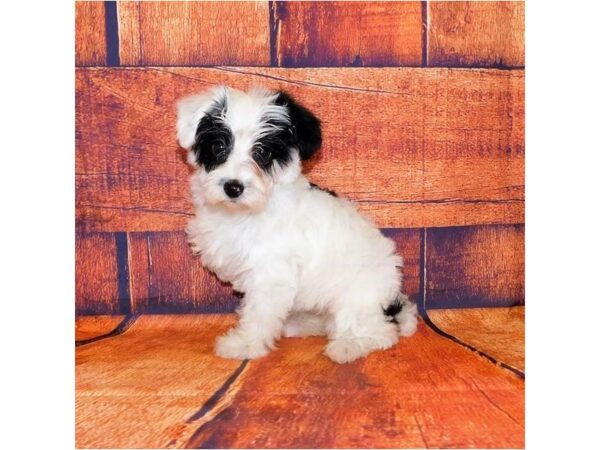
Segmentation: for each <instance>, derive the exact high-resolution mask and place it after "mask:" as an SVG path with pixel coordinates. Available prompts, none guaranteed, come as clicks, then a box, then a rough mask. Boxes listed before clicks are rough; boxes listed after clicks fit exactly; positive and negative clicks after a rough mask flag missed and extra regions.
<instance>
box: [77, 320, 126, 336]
mask: <svg viewBox="0 0 600 450" xmlns="http://www.w3.org/2000/svg"><path fill="white" fill-rule="evenodd" d="M124 317H125V316H106V315H99V316H79V317H77V319H76V320H75V340H76V341H83V340H85V339H90V338H93V337H96V336H101V335H103V334H107V333H110V332H111V331H112V330H114V329H115V328H116V327H117V325H119V323H121V321H122V320H123V318H124Z"/></svg>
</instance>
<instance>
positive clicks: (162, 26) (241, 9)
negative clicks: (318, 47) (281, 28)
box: [119, 1, 271, 66]
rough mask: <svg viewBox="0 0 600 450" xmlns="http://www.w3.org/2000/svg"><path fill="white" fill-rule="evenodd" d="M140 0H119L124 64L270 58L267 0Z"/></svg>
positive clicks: (233, 62)
mask: <svg viewBox="0 0 600 450" xmlns="http://www.w3.org/2000/svg"><path fill="white" fill-rule="evenodd" d="M138 3H139V2H126V3H125V4H124V5H121V2H119V25H120V26H119V35H120V36H122V39H121V40H122V42H123V43H124V45H123V46H122V47H121V50H120V54H121V64H122V65H136V64H142V65H213V64H231V65H258V66H268V65H269V64H270V61H271V50H270V44H269V38H270V31H269V29H270V28H269V3H268V2H267V1H257V2H141V3H139V4H138ZM136 35H137V38H136Z"/></svg>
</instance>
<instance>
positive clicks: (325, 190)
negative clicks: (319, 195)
mask: <svg viewBox="0 0 600 450" xmlns="http://www.w3.org/2000/svg"><path fill="white" fill-rule="evenodd" d="M310 188H311V189H318V190H319V191H323V192H327V193H328V194H329V195H331V196H333V197H337V196H338V195H337V193H336V192H335V191H332V190H331V189H327V188H323V187H321V186H319V185H316V184H315V183H310Z"/></svg>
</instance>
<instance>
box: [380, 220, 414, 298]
mask: <svg viewBox="0 0 600 450" xmlns="http://www.w3.org/2000/svg"><path fill="white" fill-rule="evenodd" d="M381 231H382V232H383V234H384V235H385V236H387V237H389V238H391V239H393V240H394V241H395V242H396V249H397V252H398V254H400V255H401V256H402V259H404V267H403V268H402V280H403V281H402V292H403V293H405V294H406V295H408V296H409V297H410V298H411V299H412V300H413V301H417V298H418V295H419V293H420V290H421V230H415V229H394V228H388V229H384V230H381Z"/></svg>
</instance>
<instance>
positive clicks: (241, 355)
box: [215, 330, 270, 359]
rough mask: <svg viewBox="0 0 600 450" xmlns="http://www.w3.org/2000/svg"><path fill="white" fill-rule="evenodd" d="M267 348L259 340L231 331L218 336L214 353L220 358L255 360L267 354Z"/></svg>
mask: <svg viewBox="0 0 600 450" xmlns="http://www.w3.org/2000/svg"><path fill="white" fill-rule="evenodd" d="M269 350H270V349H269V347H268V346H267V345H266V344H265V343H264V342H263V341H261V340H258V339H252V338H251V337H250V336H246V335H245V334H243V333H241V332H239V331H238V330H231V331H229V332H228V333H227V334H225V335H223V336H219V337H218V338H217V341H216V343H215V353H216V354H217V355H218V356H220V357H222V358H229V359H255V358H260V357H261V356H265V355H266V354H267V353H269Z"/></svg>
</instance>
